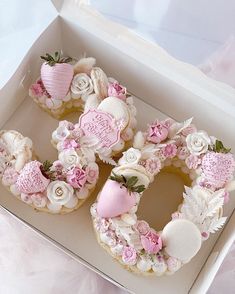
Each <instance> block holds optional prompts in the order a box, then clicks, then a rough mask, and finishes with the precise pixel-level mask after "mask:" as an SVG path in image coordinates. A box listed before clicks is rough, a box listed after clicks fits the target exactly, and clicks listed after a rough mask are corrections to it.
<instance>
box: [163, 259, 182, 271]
mask: <svg viewBox="0 0 235 294" xmlns="http://www.w3.org/2000/svg"><path fill="white" fill-rule="evenodd" d="M166 263H167V267H168V270H169V271H170V272H176V271H177V270H178V269H180V267H181V262H180V261H179V259H177V258H175V257H172V256H170V257H169V258H168V259H167V261H166Z"/></svg>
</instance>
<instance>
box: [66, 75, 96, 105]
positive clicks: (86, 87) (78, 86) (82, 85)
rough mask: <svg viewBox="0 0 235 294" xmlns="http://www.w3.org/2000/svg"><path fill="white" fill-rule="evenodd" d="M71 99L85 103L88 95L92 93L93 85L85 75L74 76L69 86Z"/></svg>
mask: <svg viewBox="0 0 235 294" xmlns="http://www.w3.org/2000/svg"><path fill="white" fill-rule="evenodd" d="M71 92H72V95H71V96H72V98H73V99H78V98H82V100H84V101H86V99H87V97H88V95H90V94H91V93H92V92H93V83H92V80H91V79H90V78H89V76H88V75H87V74H85V73H79V74H76V75H75V76H74V78H73V81H72V85H71Z"/></svg>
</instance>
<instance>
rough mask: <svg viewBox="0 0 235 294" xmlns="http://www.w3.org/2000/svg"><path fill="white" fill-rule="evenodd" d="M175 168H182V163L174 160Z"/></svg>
mask: <svg viewBox="0 0 235 294" xmlns="http://www.w3.org/2000/svg"><path fill="white" fill-rule="evenodd" d="M172 164H173V165H174V166H175V167H180V166H181V161H180V160H174V161H173V163H172Z"/></svg>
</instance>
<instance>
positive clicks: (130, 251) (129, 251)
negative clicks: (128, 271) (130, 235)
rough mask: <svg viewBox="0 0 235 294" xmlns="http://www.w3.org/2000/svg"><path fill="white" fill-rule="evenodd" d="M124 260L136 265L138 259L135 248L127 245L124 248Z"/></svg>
mask: <svg viewBox="0 0 235 294" xmlns="http://www.w3.org/2000/svg"><path fill="white" fill-rule="evenodd" d="M122 260H123V262H124V263H126V264H129V265H134V264H136V261H137V253H136V250H135V248H133V247H130V246H126V247H124V248H123V251H122Z"/></svg>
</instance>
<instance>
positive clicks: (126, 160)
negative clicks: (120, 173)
mask: <svg viewBox="0 0 235 294" xmlns="http://www.w3.org/2000/svg"><path fill="white" fill-rule="evenodd" d="M140 158H141V152H140V151H139V150H138V149H135V148H130V149H128V150H127V151H126V152H123V156H122V158H120V159H119V164H120V165H123V164H137V163H138V162H139V160H140Z"/></svg>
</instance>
